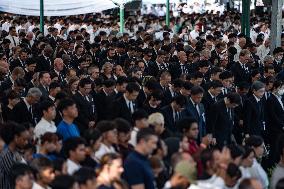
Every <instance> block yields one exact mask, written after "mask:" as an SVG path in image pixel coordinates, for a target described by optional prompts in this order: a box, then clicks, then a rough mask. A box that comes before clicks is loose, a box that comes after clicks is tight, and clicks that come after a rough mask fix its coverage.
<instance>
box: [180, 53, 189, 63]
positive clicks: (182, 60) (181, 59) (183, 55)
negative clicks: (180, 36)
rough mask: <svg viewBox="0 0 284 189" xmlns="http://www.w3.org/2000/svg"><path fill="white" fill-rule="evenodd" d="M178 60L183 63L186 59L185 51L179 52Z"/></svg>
mask: <svg viewBox="0 0 284 189" xmlns="http://www.w3.org/2000/svg"><path fill="white" fill-rule="evenodd" d="M179 61H180V62H182V63H184V62H186V61H187V56H186V53H185V52H181V53H180V54H179Z"/></svg>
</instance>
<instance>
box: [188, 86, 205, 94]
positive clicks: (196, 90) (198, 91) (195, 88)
mask: <svg viewBox="0 0 284 189" xmlns="http://www.w3.org/2000/svg"><path fill="white" fill-rule="evenodd" d="M190 93H191V95H198V94H203V93H204V90H203V88H202V87H200V86H193V87H192V88H191V90H190Z"/></svg>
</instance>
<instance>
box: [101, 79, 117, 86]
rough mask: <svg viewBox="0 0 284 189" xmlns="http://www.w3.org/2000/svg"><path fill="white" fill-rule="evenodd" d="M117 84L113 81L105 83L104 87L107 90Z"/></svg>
mask: <svg viewBox="0 0 284 189" xmlns="http://www.w3.org/2000/svg"><path fill="white" fill-rule="evenodd" d="M115 84H116V82H115V81H114V80H113V79H107V80H105V81H103V85H104V86H105V87H107V88H109V87H113V86H115Z"/></svg>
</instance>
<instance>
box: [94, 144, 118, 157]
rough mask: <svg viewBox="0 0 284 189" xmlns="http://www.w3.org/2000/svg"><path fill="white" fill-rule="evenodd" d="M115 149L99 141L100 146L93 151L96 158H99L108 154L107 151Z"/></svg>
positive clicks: (112, 151) (111, 151) (113, 151)
mask: <svg viewBox="0 0 284 189" xmlns="http://www.w3.org/2000/svg"><path fill="white" fill-rule="evenodd" d="M115 152H116V151H115V149H114V147H112V146H111V147H108V146H107V145H105V144H104V143H101V146H100V148H99V150H98V151H96V153H95V157H96V158H97V159H98V160H101V158H102V157H103V155H105V154H108V153H115Z"/></svg>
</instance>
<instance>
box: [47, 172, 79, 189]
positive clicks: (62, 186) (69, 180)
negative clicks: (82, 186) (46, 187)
mask: <svg viewBox="0 0 284 189" xmlns="http://www.w3.org/2000/svg"><path fill="white" fill-rule="evenodd" d="M75 182H76V180H75V178H74V177H72V176H70V175H59V176H56V177H55V178H54V180H53V181H52V183H51V187H52V189H71V188H72V187H73V185H74V184H75Z"/></svg>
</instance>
